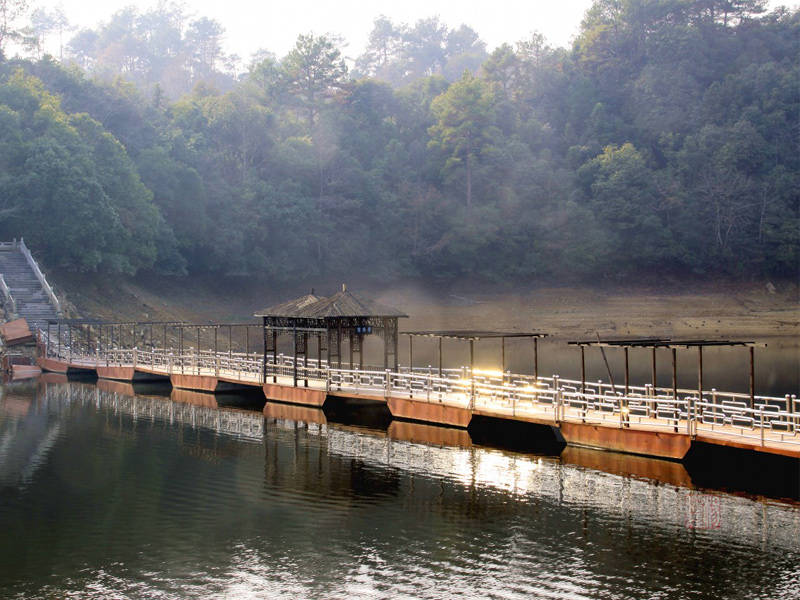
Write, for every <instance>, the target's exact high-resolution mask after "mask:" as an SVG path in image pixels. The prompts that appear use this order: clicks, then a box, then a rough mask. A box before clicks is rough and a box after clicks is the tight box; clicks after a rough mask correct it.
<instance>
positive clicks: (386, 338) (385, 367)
mask: <svg viewBox="0 0 800 600" xmlns="http://www.w3.org/2000/svg"><path fill="white" fill-rule="evenodd" d="M383 370H384V371H388V370H389V319H384V320H383Z"/></svg>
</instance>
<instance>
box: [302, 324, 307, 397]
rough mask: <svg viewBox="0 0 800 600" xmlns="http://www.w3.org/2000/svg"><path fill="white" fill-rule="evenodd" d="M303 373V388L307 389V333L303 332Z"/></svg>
mask: <svg viewBox="0 0 800 600" xmlns="http://www.w3.org/2000/svg"><path fill="white" fill-rule="evenodd" d="M303 367H304V369H303V373H304V374H305V378H304V381H305V386H306V387H308V332H307V331H304V332H303Z"/></svg>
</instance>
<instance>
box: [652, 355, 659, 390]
mask: <svg viewBox="0 0 800 600" xmlns="http://www.w3.org/2000/svg"><path fill="white" fill-rule="evenodd" d="M657 378H658V374H657V371H656V348H655V346H653V393H654V394H655V391H656V383H657Z"/></svg>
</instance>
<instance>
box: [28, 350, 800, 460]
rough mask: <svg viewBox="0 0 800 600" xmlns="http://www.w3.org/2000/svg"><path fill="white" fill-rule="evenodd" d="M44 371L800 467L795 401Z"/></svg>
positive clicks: (465, 381) (521, 380)
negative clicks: (374, 406) (737, 454)
mask: <svg viewBox="0 0 800 600" xmlns="http://www.w3.org/2000/svg"><path fill="white" fill-rule="evenodd" d="M39 364H40V366H41V367H42V369H44V370H47V371H53V372H58V373H81V372H83V373H87V372H91V373H96V375H97V376H98V377H99V378H101V379H109V380H117V381H129V382H136V381H148V380H164V381H169V382H170V383H171V384H172V386H173V387H174V388H178V389H187V390H195V391H200V392H206V393H216V392H236V391H237V390H246V389H248V388H249V389H252V388H254V387H255V388H261V389H262V390H263V392H264V394H265V396H266V397H267V398H268V399H270V400H276V401H281V402H289V403H293V404H299V405H305V406H312V407H319V406H322V404H323V403H324V402H325V401H326V400H327V399H328V398H331V397H334V398H335V397H340V398H360V399H362V400H364V401H368V402H380V403H385V404H386V405H387V406H388V409H389V410H390V412H391V413H392V415H393V416H394V417H396V418H400V419H407V420H412V421H419V422H427V423H436V424H440V425H448V426H452V427H461V428H466V427H468V426H469V424H470V422H471V421H472V419H473V418H474V417H488V418H492V419H499V420H504V421H522V422H528V423H534V424H538V425H542V426H548V427H552V428H553V429H554V431H555V432H556V434H557V435H561V436H563V438H564V440H565V441H566V443H567V444H570V445H578V446H590V447H596V448H604V449H610V450H617V451H622V452H629V453H634V454H641V455H647V456H657V457H663V458H671V459H681V458H683V457H684V456H685V454H686V453H687V452H688V450H689V448H690V447H691V445H692V443H693V442H694V441H701V442H705V443H710V444H717V445H722V446H731V447H736V448H742V449H747V450H752V451H757V452H763V453H768V454H776V455H782V456H787V457H792V458H798V459H800V411H799V410H798V409H799V408H800V404H798V402H797V399H796V397H785V398H769V397H761V396H756V398H755V405H754V406H750V405H749V396H747V395H744V394H733V393H722V392H717V391H715V390H712V391H710V392H708V394H705V393H704V394H703V397H702V398H700V397H698V395H697V391H696V390H694V391H692V390H679V391H678V392H679V393H678V395H677V396H675V395H674V394H673V390H671V389H670V390H665V389H654V388H652V387H650V386H646V387H644V388H639V387H630V388H629V393H628V395H627V396H624V395H622V394H620V393H619V392H618V391H617V390H614V389H612V388H611V387H610V386H604V385H602V384H592V386H591V388H589V387H586V388H584V389H581V384H580V382H575V381H569V380H563V379H560V378H559V377H557V376H553V377H538V378H534V377H533V376H530V375H520V374H510V373H506V374H502V373H480V372H478V371H476V372H475V373H469V372H465V371H464V370H463V369H462V370H452V371H447V372H444V373H442V376H439V374H438V372H436V373H433V372H430V371H429V370H414V371H409V370H407V369H405V370H403V369H401V370H400V372H393V371H384V370H379V369H375V368H366V369H363V370H349V369H338V368H333V367H329V366H328V365H327V364H325V363H324V362H322V363H317V362H316V361H307V362H302V363H298V364H297V365H295V364H294V363H293V362H292V359H291V358H288V357H279V360H278V362H277V363H273V362H271V361H268V362H267V363H266V364H264V361H263V358H262V356H261V355H257V354H247V355H245V354H235V353H229V352H228V353H213V352H194V351H193V352H188V353H187V352H185V353H183V354H179V353H178V352H177V351H175V350H153V351H143V350H136V349H133V350H110V351H107V352H104V353H101V354H99V355H92V356H89V355H83V354H74V355H73V354H70V353H64V352H62V353H61V354H60V355H56V354H54V353H52V352H51V353H50V354H49V355H48V356H42V357H41V358H40V359H39Z"/></svg>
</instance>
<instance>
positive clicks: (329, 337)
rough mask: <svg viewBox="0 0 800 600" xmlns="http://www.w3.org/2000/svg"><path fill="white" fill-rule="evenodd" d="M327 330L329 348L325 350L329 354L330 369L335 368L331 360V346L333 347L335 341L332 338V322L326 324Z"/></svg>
mask: <svg viewBox="0 0 800 600" xmlns="http://www.w3.org/2000/svg"><path fill="white" fill-rule="evenodd" d="M326 330H327V331H326V334H325V335H327V336H328V348H327V350H326V351H325V352H326V354H327V355H328V368H329V369H333V368H334V366H333V363H332V362H331V348H332V347H333V343H332V342H333V340H332V339H331V326H330V324H327V325H326Z"/></svg>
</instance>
